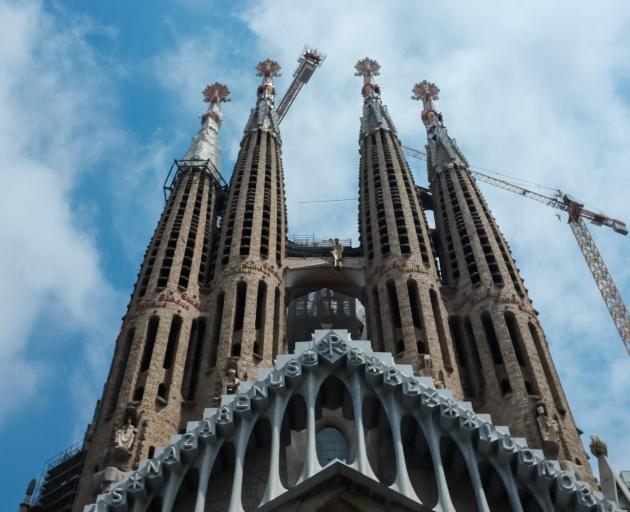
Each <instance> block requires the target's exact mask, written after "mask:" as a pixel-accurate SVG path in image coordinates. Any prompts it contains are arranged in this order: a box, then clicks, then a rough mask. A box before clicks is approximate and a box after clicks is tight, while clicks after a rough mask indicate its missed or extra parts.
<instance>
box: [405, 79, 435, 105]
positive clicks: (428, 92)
mask: <svg viewBox="0 0 630 512" xmlns="http://www.w3.org/2000/svg"><path fill="white" fill-rule="evenodd" d="M411 92H412V93H413V94H412V96H411V99H412V100H419V101H423V102H424V101H431V100H433V101H437V100H439V99H440V97H439V94H440V89H439V87H438V86H437V85H435V84H434V83H433V82H427V81H426V80H423V81H422V82H419V83H417V84H416V85H414V86H413V89H412V90H411Z"/></svg>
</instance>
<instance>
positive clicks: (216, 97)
mask: <svg viewBox="0 0 630 512" xmlns="http://www.w3.org/2000/svg"><path fill="white" fill-rule="evenodd" d="M203 101H205V102H206V103H213V104H219V103H222V102H224V101H232V100H231V98H230V89H228V87H227V85H225V84H221V83H219V82H214V83H213V84H211V85H207V86H206V88H205V89H204V90H203Z"/></svg>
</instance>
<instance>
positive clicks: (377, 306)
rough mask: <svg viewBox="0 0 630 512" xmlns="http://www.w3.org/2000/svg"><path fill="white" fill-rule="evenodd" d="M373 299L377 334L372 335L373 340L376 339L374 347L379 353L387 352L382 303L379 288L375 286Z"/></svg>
mask: <svg viewBox="0 0 630 512" xmlns="http://www.w3.org/2000/svg"><path fill="white" fill-rule="evenodd" d="M372 297H373V299H374V308H373V311H374V323H375V324H376V332H375V333H370V336H371V337H372V338H376V339H374V340H373V342H374V346H375V348H376V349H377V350H379V351H381V352H382V351H384V350H385V339H384V338H383V323H382V321H381V302H380V300H379V297H378V288H377V287H376V286H375V287H374V288H373V289H372Z"/></svg>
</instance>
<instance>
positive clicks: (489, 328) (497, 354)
mask: <svg viewBox="0 0 630 512" xmlns="http://www.w3.org/2000/svg"><path fill="white" fill-rule="evenodd" d="M481 324H482V326H483V331H484V333H485V335H486V342H487V344H488V348H489V349H490V355H491V356H492V361H493V363H494V371H495V374H496V377H497V381H498V383H499V389H500V390H501V394H503V396H505V395H507V394H508V393H510V392H511V391H512V386H511V385H510V379H509V378H508V375H507V372H506V371H505V366H504V365H503V354H502V353H501V348H500V347H499V339H498V338H497V333H496V331H495V330H494V323H493V322H492V318H491V317H490V313H488V312H487V311H484V312H483V313H482V314H481Z"/></svg>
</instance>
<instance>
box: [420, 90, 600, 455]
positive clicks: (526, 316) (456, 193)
mask: <svg viewBox="0 0 630 512" xmlns="http://www.w3.org/2000/svg"><path fill="white" fill-rule="evenodd" d="M438 92H439V89H438V88H437V87H436V86H435V84H432V83H429V82H426V81H424V82H421V83H419V84H416V85H415V87H414V88H413V98H414V99H417V100H421V101H422V102H423V110H422V121H423V123H424V125H425V126H426V129H427V136H428V141H427V154H428V160H427V168H428V173H429V184H430V189H431V194H432V197H433V204H434V213H435V219H436V232H437V235H438V248H439V249H438V252H439V257H440V261H441V264H442V267H441V268H442V280H443V285H444V286H443V291H444V296H445V298H446V299H447V304H448V310H449V324H450V327H451V332H452V334H453V338H454V341H455V346H456V347H457V352H458V360H459V367H460V375H461V378H462V386H463V388H464V393H465V396H466V397H468V398H470V399H471V400H472V401H473V403H474V404H475V405H476V407H477V408H478V409H479V410H484V411H488V412H490V413H491V414H492V415H493V417H495V418H497V419H498V420H499V421H501V422H502V423H505V424H509V425H510V426H511V427H512V429H513V430H514V431H515V432H518V433H519V434H520V435H523V436H524V437H526V438H527V440H528V441H529V442H530V443H531V444H537V445H539V446H541V447H542V448H543V449H544V451H545V454H546V455H547V456H549V457H553V458H561V459H566V460H568V461H571V462H572V463H574V464H576V465H578V466H582V465H584V464H586V463H587V462H586V461H587V455H586V453H585V451H584V448H583V446H582V442H581V441H580V439H579V432H578V429H577V427H576V426H575V422H574V421H573V417H572V415H571V411H570V409H569V406H568V404H567V400H566V397H565V395H564V392H563V390H562V386H561V385H560V381H559V379H558V374H557V372H556V369H555V367H554V364H553V362H552V360H551V356H550V354H549V350H548V348H547V342H546V340H545V336H544V334H543V331H542V327H541V325H540V322H539V321H538V315H537V313H536V312H535V311H534V308H533V307H532V302H531V300H530V298H529V297H528V296H527V289H526V288H525V285H524V283H523V280H522V279H521V277H520V275H519V272H518V268H517V267H516V262H515V261H514V259H513V258H512V253H511V251H510V248H509V245H508V243H507V241H506V240H505V238H504V237H503V235H502V234H501V231H500V230H499V227H498V225H497V223H496V221H495V219H494V217H493V216H492V214H491V212H490V209H489V208H488V205H487V204H486V201H485V200H484V198H483V196H482V195H481V192H480V191H479V189H478V188H477V184H476V183H475V179H474V178H473V176H472V175H471V174H470V172H469V170H468V162H467V161H466V158H465V157H464V155H463V154H462V152H461V151H460V149H459V148H458V146H457V144H456V143H455V140H454V139H453V138H451V137H450V136H449V135H448V132H447V131H446V128H445V127H444V124H443V120H442V115H441V114H440V113H439V112H438V111H437V109H436V108H435V105H434V104H433V100H437V99H438Z"/></svg>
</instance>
